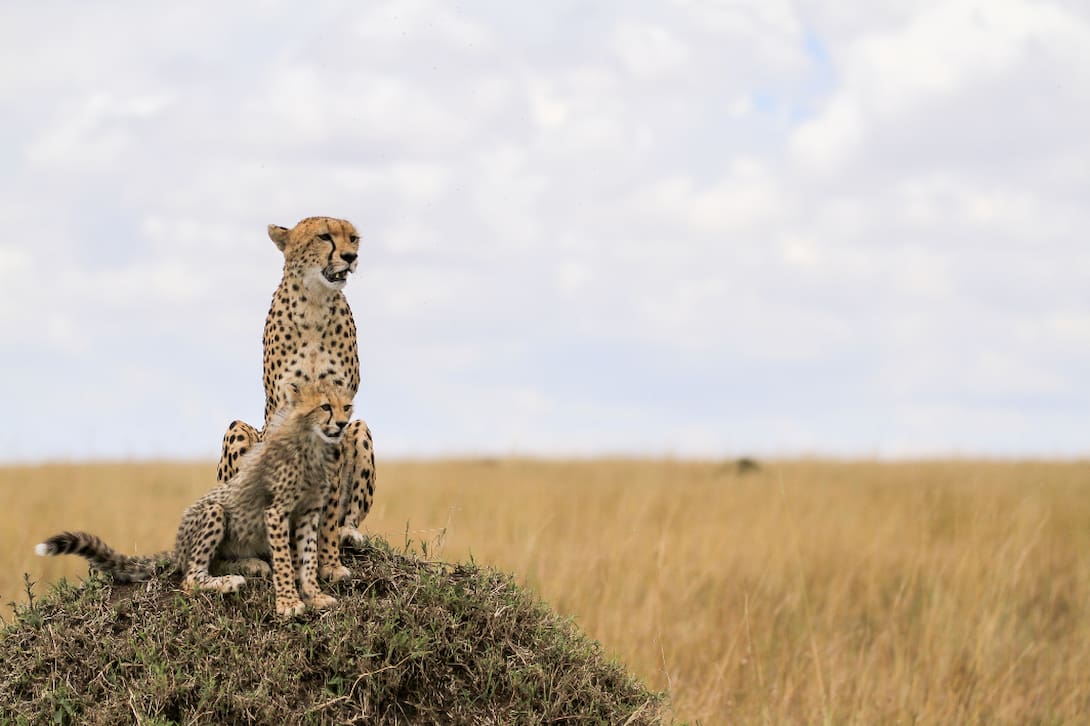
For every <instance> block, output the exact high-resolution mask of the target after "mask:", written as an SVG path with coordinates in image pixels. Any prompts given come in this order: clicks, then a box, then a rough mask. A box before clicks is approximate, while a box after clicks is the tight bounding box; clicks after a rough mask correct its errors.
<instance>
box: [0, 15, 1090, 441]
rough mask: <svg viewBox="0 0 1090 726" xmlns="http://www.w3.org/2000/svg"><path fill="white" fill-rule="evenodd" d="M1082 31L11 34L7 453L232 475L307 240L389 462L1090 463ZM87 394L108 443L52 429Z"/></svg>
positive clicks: (582, 25)
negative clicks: (329, 270)
mask: <svg viewBox="0 0 1090 726" xmlns="http://www.w3.org/2000/svg"><path fill="white" fill-rule="evenodd" d="M211 15H214V16H215V17H216V23H213V24H211V25H209V23H208V22H207V18H208V17H210V16H211ZM1088 15H1090V13H1088V11H1087V9H1086V8H1084V7H1083V6H1081V5H1079V4H1078V3H1075V2H1059V1H1058V0H1052V1H1049V0H1043V1H1042V2H1028V1H1025V0H996V1H995V2H983V0H952V1H951V2H932V1H930V0H926V1H922V2H902V1H901V0H875V2H871V3H866V4H864V3H847V4H844V3H839V4H830V3H827V2H823V1H822V0H801V1H800V2H797V3H796V2H790V1H789V0H772V1H770V2H756V1H755V0H754V1H752V2H751V1H749V0H746V1H744V2H718V1H716V0H677V1H676V2H671V3H664V4H657V5H656V4H643V5H640V4H620V5H611V6H602V7H595V8H590V7H589V6H586V7H584V6H571V7H567V8H560V7H559V6H555V5H551V4H540V5H533V6H532V7H531V6H520V7H518V8H517V9H516V8H514V6H506V5H501V4H486V5H481V4H477V5H470V6H453V5H450V4H448V3H442V2H436V1H429V0H405V1H404V2H400V1H399V2H382V3H372V4H367V5H358V6H349V5H335V4H321V3H320V4H317V5H314V6H312V7H310V6H308V8H307V9H306V11H303V10H300V9H298V8H296V7H294V6H289V5H283V6H281V5H275V4H269V3H265V2H259V3H256V4H252V3H240V4H238V5H232V6H231V7H230V8H220V7H216V8H213V7H212V6H211V5H208V4H206V3H201V2H198V3H196V4H189V5H185V6H178V7H172V8H171V9H170V10H167V11H164V10H162V9H151V8H148V7H145V6H143V5H139V4H135V3H133V4H130V5H128V6H126V7H124V8H119V9H117V12H116V13H112V14H111V13H103V12H101V11H99V10H95V11H90V10H85V9H83V8H82V6H78V5H69V6H63V5H61V6H53V5H48V6H47V5H36V6H33V7H31V6H26V7H18V8H16V7H13V8H11V9H9V10H8V11H7V12H6V15H5V21H8V20H10V22H5V23H4V24H3V25H2V26H0V60H3V59H6V60H8V61H10V62H7V63H0V69H3V70H0V105H2V106H3V107H4V108H5V111H6V113H5V114H3V115H2V116H0V130H2V131H3V133H4V138H5V140H6V141H7V142H8V146H7V148H8V150H9V154H8V156H7V161H8V162H9V163H7V164H5V166H4V173H3V174H0V199H2V200H3V201H2V202H0V204H2V206H3V209H2V214H0V216H2V217H3V218H4V219H5V222H6V224H7V228H8V229H9V231H10V234H9V235H8V238H7V239H6V241H5V242H4V243H2V245H0V287H2V288H3V290H4V294H3V295H2V296H0V328H2V333H3V335H4V339H5V340H7V341H10V343H9V344H10V346H11V347H12V352H11V356H10V359H9V360H10V361H11V365H12V370H11V371H9V373H10V376H11V377H12V378H13V379H16V380H19V381H25V383H26V385H25V386H20V387H19V389H18V390H11V391H7V392H6V393H5V401H6V402H7V403H8V405H9V406H10V407H11V409H12V410H13V411H15V413H16V415H15V416H14V417H13V420H21V421H25V422H26V423H27V424H28V425H27V426H24V427H22V428H20V429H19V430H18V431H0V442H10V443H7V444H5V445H6V446H8V447H9V448H8V449H7V450H0V458H3V457H7V458H11V457H17V456H24V457H26V456H49V455H57V454H66V453H68V454H71V453H72V452H77V453H79V454H98V455H118V454H120V453H126V452H140V453H146V454H153V453H162V454H171V455H202V456H209V457H211V456H214V455H215V452H216V449H217V447H218V442H219V436H220V435H221V433H222V431H221V427H222V424H223V423H224V422H226V420H228V419H230V418H233V417H235V416H240V415H245V414H246V413H247V412H248V411H249V412H256V413H257V415H259V414H260V410H261V385H260V355H261V351H260V332H261V324H262V320H263V318H264V314H265V310H266V306H267V305H268V299H269V295H270V294H271V292H272V290H273V288H274V287H275V285H276V282H277V280H278V275H279V271H280V268H281V262H282V258H281V256H280V254H279V253H278V252H277V251H276V250H275V248H274V247H273V246H272V244H271V243H270V242H269V241H268V239H267V238H266V235H265V231H264V230H265V225H266V224H268V223H278V224H292V223H293V222H294V221H296V220H298V219H300V218H302V217H304V216H309V215H312V214H332V215H336V216H344V217H347V218H349V219H352V220H353V221H354V222H356V223H357V226H358V227H359V229H360V230H361V233H362V235H363V240H364V242H363V246H362V251H361V266H360V271H359V272H358V273H357V275H356V276H354V277H353V279H352V282H351V283H350V285H349V288H348V296H349V299H350V301H351V302H352V304H353V307H354V310H355V311H356V318H357V322H358V324H359V326H360V330H361V336H362V338H361V352H362V357H363V367H364V370H365V376H364V377H365V381H366V383H365V386H364V389H363V391H362V392H361V399H360V403H361V406H363V407H365V408H366V411H367V415H368V418H369V419H371V421H370V423H371V424H372V427H373V428H374V429H375V430H376V435H377V436H379V438H380V440H382V441H385V442H400V443H395V444H392V446H393V450H389V449H384V453H386V452H388V453H391V454H392V453H428V452H435V451H439V450H444V451H459V450H460V451H476V452H480V451H493V452H498V453H508V452H510V451H513V450H516V451H527V452H580V453H590V452H594V451H603V450H610V451H624V452H630V453H644V452H655V453H668V452H676V453H701V454H704V455H720V454H722V453H724V452H739V451H748V450H752V451H771V452H787V453H790V452H798V451H800V450H805V449H809V450H812V451H831V452H836V453H870V452H872V451H875V450H878V451H883V452H888V451H903V452H904V451H911V452H914V453H917V452H920V451H930V452H936V453H943V452H946V451H949V450H950V449H951V448H955V447H958V448H961V449H963V450H966V451H971V450H980V451H986V452H996V451H1009V452H1019V451H1047V452H1055V451H1066V452H1085V450H1086V443H1085V441H1083V440H1082V439H1080V438H1079V436H1078V435H1077V434H1076V433H1073V432H1075V431H1077V430H1078V427H1077V426H1073V425H1072V417H1073V414H1072V413H1071V411H1073V410H1075V409H1077V408H1078V407H1080V406H1082V407H1083V408H1085V406H1083V404H1084V403H1085V401H1083V400H1082V399H1084V398H1086V396H1085V394H1084V393H1083V392H1084V391H1085V390H1087V388H1088V381H1087V374H1086V371H1087V370H1090V353H1088V352H1087V351H1088V350H1090V345H1088V344H1087V341H1088V340H1090V323H1088V322H1087V321H1088V320H1090V312H1088V310H1090V308H1088V305H1087V300H1086V295H1085V289H1086V288H1085V281H1086V279H1087V278H1088V277H1090V251H1087V249H1086V246H1085V240H1084V236H1085V235H1084V230H1085V229H1087V228H1088V227H1090V210H1088V209H1087V205H1086V193H1085V190H1086V187H1087V183H1088V182H1090V171H1088V170H1090V140H1087V138H1086V133H1085V129H1086V128H1087V127H1088V125H1090V95H1088V94H1090V91H1088V89H1090V82H1088V81H1090V56H1088V53H1090V50H1088V49H1090V30H1088V29H1090V17H1088ZM255 17H260V18H261V21H260V22H258V23H255V22H254V18H255ZM28 27H50V28H51V32H50V33H49V34H46V35H45V36H43V35H41V34H35V33H27V32H25V29H26V28H28ZM651 89H653V91H654V92H653V93H651V92H650V91H651ZM43 279H44V280H45V281H46V282H45V284H43ZM130 373H131V375H129V374H130ZM87 380H94V381H95V384H96V390H97V391H98V392H99V395H101V396H102V397H103V400H110V401H113V403H112V404H111V405H110V406H109V407H107V409H106V410H105V412H104V413H103V414H102V416H100V417H99V419H97V420H95V422H94V425H95V431H96V433H95V438H94V439H93V441H91V442H90V443H86V442H85V443H83V444H80V445H79V448H73V447H74V446H75V444H69V443H66V442H64V441H55V440H53V439H45V438H38V435H37V434H36V433H35V432H36V431H38V430H44V427H36V426H34V425H33V423H34V419H33V417H34V415H35V414H34V410H35V409H34V401H33V400H32V399H31V398H30V397H28V396H27V395H26V394H24V392H23V390H24V389H25V390H26V391H31V392H33V391H38V390H43V388H45V387H47V386H48V387H50V388H49V390H53V389H54V388H55V389H56V391H57V395H58V397H59V398H58V401H65V402H66V405H71V402H72V401H80V400H82V399H81V396H82V395H83V394H84V393H85V392H86V391H85V390H84V389H85V388H86V386H85V385H84V384H85V382H86V381H87ZM81 381H82V382H83V383H81ZM178 391H182V392H183V393H185V395H181V396H180V395H179V394H178ZM175 399H187V400H192V401H194V402H195V403H191V404H184V403H182V402H180V401H179V400H175ZM72 415H73V417H74V421H75V423H76V424H79V423H80V422H81V421H84V420H85V419H82V418H80V417H81V416H85V412H83V411H82V410H74V411H73V412H72ZM936 416H939V417H943V418H941V420H938V419H936V418H935V417H936ZM133 418H139V419H152V418H163V419H164V420H169V421H170V422H171V427H170V429H169V430H168V429H165V428H164V429H163V430H162V431H155V432H151V431H148V432H144V431H134V430H133V429H132V428H131V425H130V423H131V420H133ZM251 418H252V416H251ZM220 419H222V421H221V420H220ZM603 421H606V422H608V425H605V424H603V423H602V422H603ZM876 422H879V423H876ZM880 422H890V423H885V424H882V423H880ZM379 432H381V435H379ZM386 446H391V444H390V443H387V444H386Z"/></svg>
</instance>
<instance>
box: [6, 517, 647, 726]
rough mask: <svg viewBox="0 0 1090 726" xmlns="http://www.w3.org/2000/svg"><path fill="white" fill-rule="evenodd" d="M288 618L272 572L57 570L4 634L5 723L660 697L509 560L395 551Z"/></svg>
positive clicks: (326, 715) (249, 718)
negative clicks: (115, 579) (451, 560)
mask: <svg viewBox="0 0 1090 726" xmlns="http://www.w3.org/2000/svg"><path fill="white" fill-rule="evenodd" d="M345 564H346V565H347V566H348V567H349V569H350V570H351V571H352V577H351V578H350V579H348V580H346V581H344V582H342V583H339V584H338V585H337V586H336V587H335V588H334V590H335V592H336V595H337V597H338V598H339V600H340V602H339V603H338V604H337V606H336V607H334V608H333V609H331V610H328V611H325V612H320V613H316V612H310V611H308V612H307V613H306V614H304V615H303V616H300V617H298V618H296V619H294V620H290V621H283V620H280V619H279V618H277V616H276V615H275V612H274V610H273V593H272V587H271V585H269V584H268V583H267V582H266V583H260V584H257V585H254V586H248V587H246V588H244V589H243V591H242V592H240V593H236V594H232V595H226V596H220V595H215V594H199V595H195V596H190V595H186V594H185V593H183V592H181V591H180V590H179V589H178V582H177V580H176V579H168V580H155V581H152V582H150V583H141V584H138V585H126V586H121V585H112V584H109V583H107V582H104V581H103V580H102V579H100V578H98V577H96V576H92V577H91V578H90V579H89V580H88V581H87V582H86V583H85V584H83V585H82V586H78V587H77V586H74V585H71V584H68V583H65V582H61V583H60V584H59V585H58V586H56V587H55V588H54V589H53V591H52V592H51V593H50V595H49V596H48V597H46V598H44V599H40V600H38V601H36V602H33V603H31V604H30V605H29V606H19V607H17V610H16V615H15V621H14V622H13V623H12V624H10V625H9V626H8V627H6V628H5V629H4V631H3V633H2V635H0V723H8V722H12V723H24V722H25V723H109V724H117V723H129V722H133V721H134V719H135V721H137V722H141V723H156V724H166V723H171V722H178V723H190V722H197V723H268V724H277V725H282V724H285V723H497V724H500V723H502V724H508V723H555V722H569V723H580V724H582V723H610V724H625V723H631V724H644V723H657V722H658V721H659V720H660V718H661V711H662V697H661V696H660V695H659V694H654V693H651V692H649V691H647V689H646V688H644V687H643V686H642V685H641V684H640V683H638V682H637V681H636V680H635V679H633V678H632V677H631V676H630V675H628V674H627V673H626V672H625V671H624V669H623V668H621V667H620V666H619V665H617V664H616V663H612V662H610V661H609V660H608V659H607V658H606V657H605V656H604V655H603V653H602V651H601V648H600V646H599V645H598V643H596V642H595V641H592V640H590V639H589V638H587V637H586V636H585V635H583V634H582V633H581V632H579V630H578V629H577V628H576V627H575V626H574V625H573V624H572V623H571V622H570V621H569V620H567V619H564V618H561V617H560V616H558V615H556V614H555V613H554V612H552V611H551V610H550V609H549V608H547V607H546V606H545V605H544V604H542V603H541V602H539V601H538V600H536V599H535V598H534V597H533V596H532V595H530V594H528V593H527V592H525V591H524V590H522V589H520V588H519V587H517V586H516V585H515V584H514V583H513V582H512V580H511V578H510V577H509V576H507V575H504V574H501V573H497V572H494V571H491V570H485V569H480V568H478V567H476V566H475V565H472V564H469V565H467V564H457V565H451V564H446V563H441V562H434V561H429V560H426V559H421V558H419V557H417V556H415V555H413V554H411V553H407V552H396V551H394V550H393V549H391V548H390V546H389V545H388V544H387V543H386V542H385V541H383V540H379V539H374V540H372V543H371V545H370V546H368V547H367V549H366V550H364V551H363V552H361V553H358V554H353V555H349V556H347V557H346V558H345Z"/></svg>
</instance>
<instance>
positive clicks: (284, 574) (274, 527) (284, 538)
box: [265, 504, 306, 617]
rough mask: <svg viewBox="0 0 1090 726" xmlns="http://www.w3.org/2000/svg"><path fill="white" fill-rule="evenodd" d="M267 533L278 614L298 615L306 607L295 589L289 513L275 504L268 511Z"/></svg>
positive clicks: (266, 520)
mask: <svg viewBox="0 0 1090 726" xmlns="http://www.w3.org/2000/svg"><path fill="white" fill-rule="evenodd" d="M265 533H266V536H267V537H268V538H269V552H270V553H271V554H272V570H273V588H274V590H275V592H276V613H277V615H283V616H285V617H291V616H292V615H298V614H299V613H301V612H303V610H304V609H305V608H306V606H305V605H304V604H303V601H302V600H300V599H299V592H298V591H297V590H296V589H295V568H294V567H293V566H292V557H291V538H290V537H291V535H290V533H289V523H288V513H287V511H285V510H284V509H283V508H282V507H278V506H277V505H275V504H274V505H272V506H271V507H269V508H268V509H266V510H265Z"/></svg>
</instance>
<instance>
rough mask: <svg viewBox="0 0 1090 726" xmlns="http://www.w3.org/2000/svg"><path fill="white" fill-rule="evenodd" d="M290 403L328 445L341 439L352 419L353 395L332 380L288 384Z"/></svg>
mask: <svg viewBox="0 0 1090 726" xmlns="http://www.w3.org/2000/svg"><path fill="white" fill-rule="evenodd" d="M287 399H288V405H289V406H291V409H292V410H293V411H296V412H298V413H299V415H301V416H303V417H304V419H305V420H306V422H307V423H308V424H310V426H311V427H312V429H313V430H314V433H316V434H317V435H318V437H319V438H320V439H321V440H322V441H325V442H326V443H327V444H335V443H337V442H338V441H340V440H341V435H342V434H344V428H345V426H347V425H348V421H349V419H351V418H352V394H351V393H349V392H348V391H346V390H345V389H344V388H343V387H341V386H336V385H334V384H333V383H331V382H329V381H316V382H313V383H289V384H288V386H287Z"/></svg>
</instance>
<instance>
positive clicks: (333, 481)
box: [318, 456, 351, 582]
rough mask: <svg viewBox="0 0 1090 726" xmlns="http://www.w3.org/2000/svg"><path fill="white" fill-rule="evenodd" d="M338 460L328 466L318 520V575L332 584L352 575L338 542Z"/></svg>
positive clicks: (339, 480)
mask: <svg viewBox="0 0 1090 726" xmlns="http://www.w3.org/2000/svg"><path fill="white" fill-rule="evenodd" d="M343 459H344V457H343V456H340V457H338V458H337V460H335V461H332V462H330V463H329V465H327V466H326V481H327V482H328V483H327V484H326V485H325V486H324V487H323V488H322V492H323V495H324V496H323V506H322V509H321V516H320V518H319V520H318V575H319V576H320V577H322V578H323V579H326V580H329V581H330V582H340V581H341V580H343V579H344V578H346V577H348V576H349V575H350V574H351V573H350V572H349V571H348V568H347V567H345V566H344V565H343V564H342V563H341V548H340V544H339V543H338V541H337V524H338V517H337V514H338V511H339V509H340V502H341V461H342V460H343Z"/></svg>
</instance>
